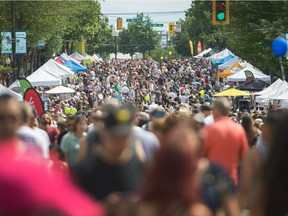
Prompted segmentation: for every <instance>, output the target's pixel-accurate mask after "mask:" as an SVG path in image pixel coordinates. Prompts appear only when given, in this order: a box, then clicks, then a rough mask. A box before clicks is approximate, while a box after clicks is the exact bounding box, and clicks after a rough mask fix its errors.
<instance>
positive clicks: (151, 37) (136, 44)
mask: <svg viewBox="0 0 288 216" xmlns="http://www.w3.org/2000/svg"><path fill="white" fill-rule="evenodd" d="M137 18H141V19H142V22H135V23H129V24H128V28H127V30H126V29H123V30H122V32H121V33H120V34H119V42H120V44H119V47H120V51H123V52H124V53H129V54H131V53H135V52H141V53H143V57H144V56H145V53H146V52H147V51H149V50H150V51H151V50H153V49H155V48H156V47H157V46H158V45H159V43H160V36H159V35H158V33H157V31H155V30H154V29H153V28H152V27H151V23H152V20H151V19H150V18H149V17H148V16H144V15H143V14H138V15H137Z"/></svg>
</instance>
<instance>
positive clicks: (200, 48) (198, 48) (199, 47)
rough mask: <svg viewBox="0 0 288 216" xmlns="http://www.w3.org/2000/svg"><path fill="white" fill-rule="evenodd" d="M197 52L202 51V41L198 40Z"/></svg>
mask: <svg viewBox="0 0 288 216" xmlns="http://www.w3.org/2000/svg"><path fill="white" fill-rule="evenodd" d="M197 52H198V54H199V53H201V52H202V45H201V41H200V40H199V41H198V45H197Z"/></svg>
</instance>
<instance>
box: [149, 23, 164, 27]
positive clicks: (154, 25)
mask: <svg viewBox="0 0 288 216" xmlns="http://www.w3.org/2000/svg"><path fill="white" fill-rule="evenodd" d="M150 26H151V27H163V26H164V24H162V23H160V24H158V23H151V24H150Z"/></svg>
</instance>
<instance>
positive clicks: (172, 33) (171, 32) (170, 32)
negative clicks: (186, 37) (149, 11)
mask: <svg viewBox="0 0 288 216" xmlns="http://www.w3.org/2000/svg"><path fill="white" fill-rule="evenodd" d="M168 34H169V35H174V22H170V23H169V24H168Z"/></svg>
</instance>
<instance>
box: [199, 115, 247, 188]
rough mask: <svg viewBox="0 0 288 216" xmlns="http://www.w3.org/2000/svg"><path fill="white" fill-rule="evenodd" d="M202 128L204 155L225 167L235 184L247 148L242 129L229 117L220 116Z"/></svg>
mask: <svg viewBox="0 0 288 216" xmlns="http://www.w3.org/2000/svg"><path fill="white" fill-rule="evenodd" d="M204 130H205V140H204V156H205V157H207V158H208V159H209V160H211V161H212V162H215V163H217V164H219V165H222V166H223V167H224V168H226V169H227V170H228V172H229V173H230V176H231V178H232V179H233V180H234V182H235V184H236V185H237V182H238V166H239V163H240V161H241V159H242V157H243V155H244V154H245V153H246V151H247V150H248V148H249V147H248V141H247V138H246V134H245V131H244V129H243V128H242V126H241V125H238V124H237V123H235V122H233V121H232V120H231V119H230V118H229V117H220V118H217V119H215V122H214V124H212V125H209V126H207V127H205V129H204Z"/></svg>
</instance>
